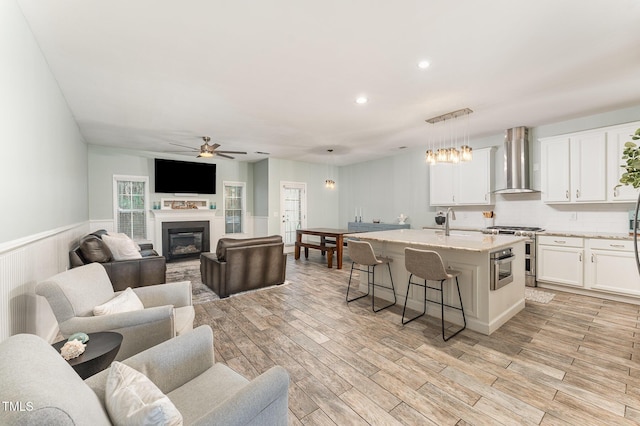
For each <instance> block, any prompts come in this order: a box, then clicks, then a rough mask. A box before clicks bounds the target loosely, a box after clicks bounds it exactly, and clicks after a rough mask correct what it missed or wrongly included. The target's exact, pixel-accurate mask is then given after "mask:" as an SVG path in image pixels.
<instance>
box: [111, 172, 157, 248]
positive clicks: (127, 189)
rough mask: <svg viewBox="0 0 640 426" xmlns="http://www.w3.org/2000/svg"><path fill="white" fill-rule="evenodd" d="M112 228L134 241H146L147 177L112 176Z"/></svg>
mask: <svg viewBox="0 0 640 426" xmlns="http://www.w3.org/2000/svg"><path fill="white" fill-rule="evenodd" d="M113 198H114V200H113V205H114V213H113V220H114V222H115V223H114V225H115V226H114V228H115V229H116V231H117V232H122V233H125V234H127V235H128V236H129V237H131V238H132V239H134V240H146V239H147V210H148V207H147V204H148V200H149V178H148V177H147V176H119V175H114V176H113Z"/></svg>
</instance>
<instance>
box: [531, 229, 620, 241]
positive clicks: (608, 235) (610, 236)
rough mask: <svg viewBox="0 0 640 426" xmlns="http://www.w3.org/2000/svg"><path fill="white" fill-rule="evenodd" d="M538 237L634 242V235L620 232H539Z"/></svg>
mask: <svg viewBox="0 0 640 426" xmlns="http://www.w3.org/2000/svg"><path fill="white" fill-rule="evenodd" d="M537 235H538V236H542V235H549V236H554V237H576V238H601V239H606V240H632V239H633V235H630V234H629V233H620V232H582V231H543V232H538V233H537Z"/></svg>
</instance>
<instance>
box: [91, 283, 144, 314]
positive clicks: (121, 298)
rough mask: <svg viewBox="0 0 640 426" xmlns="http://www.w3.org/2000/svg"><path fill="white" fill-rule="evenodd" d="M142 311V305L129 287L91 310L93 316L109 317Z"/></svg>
mask: <svg viewBox="0 0 640 426" xmlns="http://www.w3.org/2000/svg"><path fill="white" fill-rule="evenodd" d="M143 309H144V305H143V304H142V302H141V301H140V298H139V297H138V295H137V294H136V293H135V292H134V291H133V290H131V287H127V289H126V290H125V291H123V292H122V293H120V294H119V295H117V296H116V297H114V298H113V299H111V300H109V301H108V302H106V303H103V304H102V305H98V306H96V307H95V308H93V315H95V316H101V315H111V314H117V313H120V312H130V311H141V310H143Z"/></svg>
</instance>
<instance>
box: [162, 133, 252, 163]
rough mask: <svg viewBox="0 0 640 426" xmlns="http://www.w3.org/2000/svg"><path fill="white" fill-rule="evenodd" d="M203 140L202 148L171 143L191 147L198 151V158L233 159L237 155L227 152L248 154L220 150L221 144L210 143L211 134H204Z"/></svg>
mask: <svg viewBox="0 0 640 426" xmlns="http://www.w3.org/2000/svg"><path fill="white" fill-rule="evenodd" d="M202 140H203V141H204V143H203V144H202V145H200V149H198V148H192V147H190V146H185V145H180V144H177V143H172V144H171V145H176V146H181V147H184V148H189V149H190V150H192V151H194V152H198V155H197V156H196V158H212V157H224V158H230V159H232V160H233V159H234V158H235V157H232V156H231V155H227V154H246V152H245V151H218V147H219V146H220V144H218V143H214V144H213V145H209V142H210V141H211V138H210V137H209V136H203V137H202ZM180 152H184V151H180Z"/></svg>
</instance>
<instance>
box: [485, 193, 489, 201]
mask: <svg viewBox="0 0 640 426" xmlns="http://www.w3.org/2000/svg"><path fill="white" fill-rule="evenodd" d="M488 196H489V194H487V193H486V192H485V194H484V200H485V201H487V197H488Z"/></svg>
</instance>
